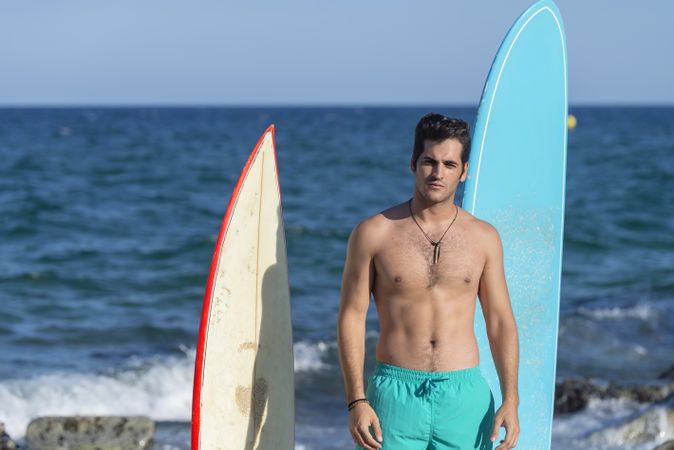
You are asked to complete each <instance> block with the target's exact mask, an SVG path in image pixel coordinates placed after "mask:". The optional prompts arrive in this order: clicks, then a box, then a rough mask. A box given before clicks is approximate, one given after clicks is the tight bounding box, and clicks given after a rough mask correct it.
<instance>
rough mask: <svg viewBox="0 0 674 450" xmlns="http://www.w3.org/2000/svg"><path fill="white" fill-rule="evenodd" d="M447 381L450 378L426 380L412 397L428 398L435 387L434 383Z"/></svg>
mask: <svg viewBox="0 0 674 450" xmlns="http://www.w3.org/2000/svg"><path fill="white" fill-rule="evenodd" d="M449 379H450V378H426V379H425V380H424V381H422V382H421V384H420V385H419V387H418V388H417V390H416V391H414V395H416V396H417V397H423V396H426V397H428V396H429V395H430V394H431V391H432V389H433V388H434V387H435V383H436V382H438V381H446V380H449Z"/></svg>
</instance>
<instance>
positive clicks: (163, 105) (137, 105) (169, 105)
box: [0, 102, 674, 109]
mask: <svg viewBox="0 0 674 450" xmlns="http://www.w3.org/2000/svg"><path fill="white" fill-rule="evenodd" d="M478 106H479V103H478V104H470V103H439V102H428V103H423V102H419V103H410V102H400V103H395V102H391V103H377V102H372V103H365V102H364V103H355V102H354V103H345V102H334V103H329V102H320V103H319V102H316V103H311V102H306V103H300V102H288V103H277V102H272V103H261V102H247V103H224V102H223V103H199V102H184V103H181V102H129V103H121V102H120V103H115V102H100V103H94V102H91V103H88V102H81V103H58V102H54V103H33V102H28V103H6V104H3V103H0V109H85V108H92V109H141V108H147V109H199V108H203V109H208V108H213V109H253V108H284V109H293V108H297V109H301V108H307V109H309V108H316V109H327V108H373V109H374V108H422V107H423V108H426V107H436V108H461V109H477V108H478ZM569 108H674V102H673V103H664V102H662V103H646V102H573V103H571V102H570V103H569Z"/></svg>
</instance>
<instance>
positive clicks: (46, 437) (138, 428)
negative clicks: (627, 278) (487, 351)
mask: <svg viewBox="0 0 674 450" xmlns="http://www.w3.org/2000/svg"><path fill="white" fill-rule="evenodd" d="M592 399H625V400H629V401H633V402H638V403H642V404H644V405H645V406H646V407H645V409H644V410H643V412H642V413H640V414H639V415H637V416H636V417H630V418H629V419H626V420H625V421H624V422H623V423H619V424H616V425H613V426H612V427H611V430H610V431H611V433H615V434H616V435H619V436H621V437H622V439H623V440H624V441H625V442H624V444H625V445H626V446H636V445H640V446H643V445H646V444H648V443H649V442H657V441H659V440H662V437H663V436H666V434H668V433H671V430H674V366H672V367H671V368H670V369H669V370H667V371H665V372H663V373H662V374H661V375H660V376H659V377H658V380H657V381H656V382H653V383H650V384H620V383H600V382H597V381H595V380H592V379H589V378H574V379H566V380H560V381H558V382H557V383H556V386H555V415H567V414H574V413H577V412H580V411H582V410H583V409H585V408H586V407H587V405H588V403H589V402H590V401H591V400H592ZM601 431H602V432H604V433H605V432H606V430H601ZM154 433H155V423H154V422H153V421H152V420H151V419H149V418H147V417H129V416H127V417H124V416H106V417H100V416H79V417H41V418H37V419H35V420H33V421H31V423H30V424H29V425H28V428H27V430H26V435H25V443H22V445H21V446H19V445H18V444H17V443H16V442H15V441H14V440H12V438H11V437H10V436H9V435H8V434H7V433H6V432H5V428H4V425H3V424H2V423H1V422H0V450H17V449H26V450H47V449H49V450H65V449H68V450H77V449H85V448H87V449H90V448H97V449H100V450H144V449H148V448H150V447H151V446H152V443H153V439H154ZM670 436H671V434H670ZM592 440H593V436H592V435H590V436H589V442H592ZM653 450H674V439H670V440H668V441H666V442H664V443H661V444H659V445H657V446H656V447H654V448H653Z"/></svg>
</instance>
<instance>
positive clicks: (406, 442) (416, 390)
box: [356, 361, 494, 450]
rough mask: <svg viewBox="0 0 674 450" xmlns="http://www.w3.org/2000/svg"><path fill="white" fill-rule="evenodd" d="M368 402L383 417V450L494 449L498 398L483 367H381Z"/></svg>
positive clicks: (372, 379) (373, 379) (370, 383)
mask: <svg viewBox="0 0 674 450" xmlns="http://www.w3.org/2000/svg"><path fill="white" fill-rule="evenodd" d="M365 396H366V397H367V399H368V400H369V402H370V405H371V406H372V408H373V409H374V410H375V412H376V413H377V416H378V417H379V423H380V424H381V428H382V434H383V438H384V439H383V442H382V447H381V450H446V449H452V450H467V449H479V450H491V449H492V448H493V447H492V442H491V440H490V437H491V431H492V427H493V423H494V396H493V395H492V392H491V389H490V388H489V385H488V384H487V381H486V380H485V379H484V377H483V376H482V373H481V372H480V367H479V366H475V367H471V368H468V369H462V370H456V371H451V372H423V371H419V370H412V369H407V368H404V367H398V366H393V365H390V364H384V363H382V362H379V361H378V362H377V366H376V368H375V370H374V372H373V374H372V376H371V377H370V379H369V380H368V385H367V390H366V393H365ZM370 431H371V434H372V436H374V433H372V429H371V428H370ZM356 448H357V449H358V450H362V447H360V446H356Z"/></svg>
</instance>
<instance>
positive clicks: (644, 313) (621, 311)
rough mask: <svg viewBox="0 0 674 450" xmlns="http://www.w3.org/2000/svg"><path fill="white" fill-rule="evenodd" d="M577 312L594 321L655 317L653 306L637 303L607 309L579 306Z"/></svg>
mask: <svg viewBox="0 0 674 450" xmlns="http://www.w3.org/2000/svg"><path fill="white" fill-rule="evenodd" d="M578 312H579V313H580V314H582V315H584V316H586V317H590V318H592V319H596V320H624V319H640V320H648V319H651V318H652V317H653V316H654V315H655V311H654V309H653V306H651V305H649V304H647V303H639V304H636V305H634V306H630V307H626V308H622V307H619V306H613V307H609V308H588V307H585V306H581V307H580V308H578Z"/></svg>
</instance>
